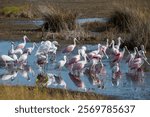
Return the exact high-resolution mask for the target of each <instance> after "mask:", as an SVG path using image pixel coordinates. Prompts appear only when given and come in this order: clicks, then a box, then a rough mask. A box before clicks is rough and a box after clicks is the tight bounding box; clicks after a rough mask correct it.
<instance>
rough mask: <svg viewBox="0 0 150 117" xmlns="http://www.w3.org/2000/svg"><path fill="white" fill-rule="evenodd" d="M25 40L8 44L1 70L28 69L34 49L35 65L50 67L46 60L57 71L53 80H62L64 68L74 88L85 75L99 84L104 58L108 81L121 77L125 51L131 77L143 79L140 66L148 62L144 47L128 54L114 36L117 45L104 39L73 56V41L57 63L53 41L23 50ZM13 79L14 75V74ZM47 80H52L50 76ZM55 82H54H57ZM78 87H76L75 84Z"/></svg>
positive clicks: (56, 46)
mask: <svg viewBox="0 0 150 117" xmlns="http://www.w3.org/2000/svg"><path fill="white" fill-rule="evenodd" d="M27 40H29V39H28V37H27V36H24V37H23V43H19V44H18V45H17V46H15V43H14V42H11V48H10V50H8V54H7V55H4V54H3V55H0V58H1V61H2V62H4V65H5V66H4V67H5V68H8V69H10V68H14V67H17V68H19V69H20V70H23V69H27V70H28V72H30V71H31V70H29V68H28V67H27V65H28V56H30V55H31V54H33V50H34V49H36V48H37V50H36V53H35V56H36V63H37V65H38V66H39V67H40V68H42V69H46V66H48V65H50V64H51V63H50V61H53V62H55V67H54V69H57V70H58V76H57V79H59V80H62V78H61V71H62V69H63V68H64V67H65V68H67V69H68V71H69V76H70V78H71V79H72V80H73V82H74V83H75V84H76V85H78V83H80V76H81V75H83V74H87V75H88V76H90V77H91V78H92V80H94V81H95V82H97V83H98V84H100V83H101V81H100V79H99V78H98V76H99V75H101V74H106V70H105V65H104V64H103V60H104V58H105V59H108V61H109V62H110V66H111V71H112V79H118V78H120V77H121V70H120V62H121V60H122V59H123V57H124V56H125V52H127V53H128V55H127V56H126V63H127V65H128V74H130V75H132V76H139V75H140V76H144V72H143V70H142V65H143V64H144V62H146V63H147V64H148V65H150V63H149V62H148V60H147V57H146V56H145V53H146V50H145V48H144V45H141V47H140V50H138V48H137V47H135V48H134V52H130V51H129V50H128V48H127V47H126V46H125V47H124V48H123V49H121V48H120V46H121V42H122V41H123V40H122V39H121V37H118V42H117V44H115V41H114V40H112V41H111V43H110V44H109V40H108V39H107V41H106V44H103V45H102V44H100V43H99V44H97V49H96V50H93V51H90V52H87V47H86V46H82V47H80V48H78V50H77V54H76V55H74V54H72V53H73V51H74V50H75V48H77V42H78V40H77V39H76V38H74V40H73V44H71V45H68V46H66V47H65V48H64V49H63V50H62V54H63V55H64V56H63V58H62V59H61V60H59V61H56V57H57V51H58V47H59V46H60V45H59V43H58V42H57V41H52V42H51V41H49V40H46V41H42V42H41V43H40V45H39V46H38V45H37V44H36V43H33V46H32V47H26V43H27ZM14 76H15V75H14ZM50 77H56V76H54V75H53V74H51V76H50ZM59 80H58V82H59ZM79 86H80V84H79Z"/></svg>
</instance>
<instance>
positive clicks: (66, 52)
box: [62, 38, 78, 54]
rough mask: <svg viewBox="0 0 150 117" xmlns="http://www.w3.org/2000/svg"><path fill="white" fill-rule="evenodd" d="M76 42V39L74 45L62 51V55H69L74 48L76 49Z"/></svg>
mask: <svg viewBox="0 0 150 117" xmlns="http://www.w3.org/2000/svg"><path fill="white" fill-rule="evenodd" d="M76 41H78V40H77V39H76V38H74V44H72V45H69V46H67V47H66V48H65V49H64V50H63V51H62V53H65V54H69V53H71V52H72V51H73V50H74V48H75V47H76Z"/></svg>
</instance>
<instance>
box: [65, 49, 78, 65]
mask: <svg viewBox="0 0 150 117" xmlns="http://www.w3.org/2000/svg"><path fill="white" fill-rule="evenodd" d="M80 53H81V51H80V50H78V54H77V55H75V56H73V57H72V58H71V59H69V60H68V62H67V65H72V64H74V63H76V62H78V61H80V59H81V55H80Z"/></svg>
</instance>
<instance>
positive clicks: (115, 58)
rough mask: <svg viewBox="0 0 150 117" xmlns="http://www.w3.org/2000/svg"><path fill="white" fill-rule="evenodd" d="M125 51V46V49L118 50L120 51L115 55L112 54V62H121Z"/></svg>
mask: <svg viewBox="0 0 150 117" xmlns="http://www.w3.org/2000/svg"><path fill="white" fill-rule="evenodd" d="M124 53H125V48H123V51H118V53H117V54H114V55H113V56H112V62H113V63H116V62H117V63H119V62H120V60H122V58H123V56H124Z"/></svg>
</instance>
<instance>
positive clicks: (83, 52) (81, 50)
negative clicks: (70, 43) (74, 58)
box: [79, 46, 86, 56]
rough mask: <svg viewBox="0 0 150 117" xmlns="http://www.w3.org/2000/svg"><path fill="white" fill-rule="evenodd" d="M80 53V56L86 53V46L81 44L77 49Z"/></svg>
mask: <svg viewBox="0 0 150 117" xmlns="http://www.w3.org/2000/svg"><path fill="white" fill-rule="evenodd" d="M79 51H80V53H81V55H82V56H84V55H85V54H86V47H85V46H82V47H81V49H79Z"/></svg>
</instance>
